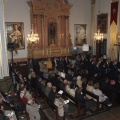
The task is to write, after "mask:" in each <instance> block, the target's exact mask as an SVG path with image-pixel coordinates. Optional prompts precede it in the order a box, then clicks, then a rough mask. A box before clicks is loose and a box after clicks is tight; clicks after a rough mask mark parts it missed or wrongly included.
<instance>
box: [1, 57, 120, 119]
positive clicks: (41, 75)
mask: <svg viewBox="0 0 120 120" xmlns="http://www.w3.org/2000/svg"><path fill="white" fill-rule="evenodd" d="M39 65H40V71H39V72H38V71H37V74H36V72H35V70H34V64H33V63H32V60H31V59H30V60H29V62H28V78H24V77H23V76H22V74H21V73H20V72H19V71H17V69H14V71H13V73H12V74H13V75H14V77H13V79H14V80H13V81H14V86H15V87H14V89H15V92H16V91H18V93H19V97H20V98H21V101H22V103H23V104H24V105H25V106H26V109H25V110H26V111H27V112H28V114H29V117H30V120H40V119H41V117H40V113H39V108H40V105H39V104H37V101H36V98H37V97H38V96H41V92H42V93H44V94H45V95H46V96H47V97H48V99H49V100H50V101H51V102H52V103H54V104H55V105H56V106H57V107H58V114H59V116H60V117H61V118H62V117H63V116H64V113H65V112H67V113H68V114H69V103H68V104H65V102H64V99H63V98H62V94H60V93H59V90H63V91H66V92H67V93H68V94H70V95H71V96H73V97H74V98H75V99H77V100H79V101H80V103H81V105H83V106H85V107H86V109H88V108H89V106H90V105H89V104H90V103H89V100H91V99H93V98H92V97H91V96H89V95H85V94H83V92H82V90H87V91H90V92H92V93H94V94H95V95H98V96H99V102H103V104H104V105H105V106H106V107H110V106H112V102H111V98H110V97H109V94H107V92H106V91H111V92H114V95H115V100H116V101H117V103H118V104H120V97H119V95H120V93H119V91H120V88H119V84H120V63H119V62H118V61H117V60H114V61H111V59H104V58H103V57H100V58H99V59H98V60H97V59H96V57H95V56H91V57H90V58H89V59H88V58H86V56H85V55H77V56H76V57H73V58H68V57H63V58H62V57H60V58H57V57H54V58H52V59H50V58H48V60H47V61H45V60H41V61H40V62H39ZM18 93H17V94H18ZM1 99H2V101H3V100H4V99H3V97H1ZM93 100H94V101H96V100H95V99H93ZM1 103H2V102H1ZM0 105H1V106H0V108H1V111H0V115H1V114H2V115H4V117H5V114H4V112H3V105H2V104H0ZM10 107H11V105H10ZM12 107H13V106H12ZM13 108H14V107H13ZM13 110H14V111H15V109H13ZM15 113H16V111H15ZM7 118H8V117H7ZM9 119H10V118H9ZM10 120H11V119H10ZM14 120H15V119H14Z"/></svg>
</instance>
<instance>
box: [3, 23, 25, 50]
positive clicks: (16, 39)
mask: <svg viewBox="0 0 120 120" xmlns="http://www.w3.org/2000/svg"><path fill="white" fill-rule="evenodd" d="M5 30H6V37H7V43H15V44H18V48H17V49H19V50H20V49H25V39H24V32H23V31H24V24H23V22H6V23H5Z"/></svg>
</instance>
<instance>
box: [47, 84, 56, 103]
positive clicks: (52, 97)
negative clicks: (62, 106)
mask: <svg viewBox="0 0 120 120" xmlns="http://www.w3.org/2000/svg"><path fill="white" fill-rule="evenodd" d="M56 93H57V90H56V86H54V85H53V86H52V90H51V91H50V92H49V94H48V98H49V100H50V101H51V102H54V100H55V95H56Z"/></svg>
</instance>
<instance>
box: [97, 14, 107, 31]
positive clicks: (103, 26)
mask: <svg viewBox="0 0 120 120" xmlns="http://www.w3.org/2000/svg"><path fill="white" fill-rule="evenodd" d="M107 28H108V13H102V14H99V15H97V29H100V32H101V33H107Z"/></svg>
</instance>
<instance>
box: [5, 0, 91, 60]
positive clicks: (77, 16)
mask: <svg viewBox="0 0 120 120" xmlns="http://www.w3.org/2000/svg"><path fill="white" fill-rule="evenodd" d="M26 1H28V0H4V6H5V22H24V34H25V49H23V50H18V54H17V55H16V54H15V53H14V58H26V57H27V43H26V37H27V34H28V33H30V13H29V6H28V5H27V3H26ZM68 1H69V3H70V4H73V7H72V8H71V11H70V34H71V39H72V43H73V45H74V25H75V24H87V28H86V29H87V31H86V37H87V43H88V44H89V40H90V24H91V0H68ZM8 58H9V59H11V55H10V53H9V52H8Z"/></svg>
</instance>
